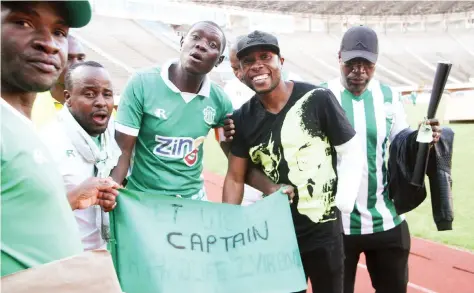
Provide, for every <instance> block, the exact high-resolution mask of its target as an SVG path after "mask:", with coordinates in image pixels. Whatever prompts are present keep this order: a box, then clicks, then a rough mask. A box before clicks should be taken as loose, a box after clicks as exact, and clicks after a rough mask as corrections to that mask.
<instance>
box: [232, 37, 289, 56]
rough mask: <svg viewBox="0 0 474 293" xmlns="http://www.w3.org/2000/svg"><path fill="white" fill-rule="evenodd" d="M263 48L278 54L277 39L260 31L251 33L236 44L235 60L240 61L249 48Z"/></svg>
mask: <svg viewBox="0 0 474 293" xmlns="http://www.w3.org/2000/svg"><path fill="white" fill-rule="evenodd" d="M255 47H263V48H265V49H268V50H270V51H272V52H274V53H275V54H278V55H279V54H280V47H279V46H278V40H277V38H276V37H275V36H274V35H272V34H269V33H266V32H262V31H253V32H251V33H250V34H248V35H246V36H243V37H242V38H241V39H240V40H239V42H238V43H237V58H238V59H241V58H242V57H243V56H245V54H246V53H247V52H248V51H249V49H251V48H255Z"/></svg>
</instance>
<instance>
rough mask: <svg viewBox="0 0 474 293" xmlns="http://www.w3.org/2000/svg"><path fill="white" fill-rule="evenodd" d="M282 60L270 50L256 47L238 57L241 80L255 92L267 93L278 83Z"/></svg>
mask: <svg viewBox="0 0 474 293" xmlns="http://www.w3.org/2000/svg"><path fill="white" fill-rule="evenodd" d="M283 62H284V59H283V58H282V57H280V56H278V55H277V54H275V53H274V52H272V51H271V50H268V49H265V48H259V47H257V48H255V49H253V50H251V51H250V52H249V53H248V54H246V55H245V56H243V57H242V58H241V59H240V66H241V69H242V80H243V82H244V83H245V84H246V85H247V86H248V87H249V88H251V89H252V90H253V91H255V92H256V93H257V94H266V93H269V92H271V91H273V90H274V89H275V88H276V87H277V86H278V84H279V83H280V80H281V66H282V65H283Z"/></svg>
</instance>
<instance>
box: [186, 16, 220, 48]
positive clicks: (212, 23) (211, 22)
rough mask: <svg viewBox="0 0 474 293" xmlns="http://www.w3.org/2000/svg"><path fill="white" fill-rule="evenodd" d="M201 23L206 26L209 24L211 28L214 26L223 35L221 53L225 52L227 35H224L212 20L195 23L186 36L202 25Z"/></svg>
mask: <svg viewBox="0 0 474 293" xmlns="http://www.w3.org/2000/svg"><path fill="white" fill-rule="evenodd" d="M201 23H205V24H208V25H210V26H213V27H215V28H217V29H218V30H219V31H220V32H221V33H222V44H221V45H222V48H221V53H223V52H224V50H225V46H226V44H227V38H226V37H225V33H224V30H223V29H222V28H221V27H220V26H219V25H218V24H217V23H215V22H213V21H210V20H202V21H198V22H196V23H194V24H193V25H191V27H190V28H189V29H188V31H187V32H186V36H187V35H188V34H189V32H190V31H191V30H192V29H193V28H194V27H195V26H196V25H198V24H201Z"/></svg>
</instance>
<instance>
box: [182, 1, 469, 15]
mask: <svg viewBox="0 0 474 293" xmlns="http://www.w3.org/2000/svg"><path fill="white" fill-rule="evenodd" d="M178 2H194V3H196V4H201V5H214V6H220V7H236V8H243V9H247V10H255V11H265V12H278V13H284V14H317V15H390V16H396V15H400V16H402V15H431V14H447V13H462V12H469V11H474V1H423V0H421V1H260V0H254V1H248V0H247V1H239V0H235V1H229V0H187V1H186V0H178Z"/></svg>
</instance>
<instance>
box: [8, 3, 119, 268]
mask: <svg viewBox="0 0 474 293" xmlns="http://www.w3.org/2000/svg"><path fill="white" fill-rule="evenodd" d="M1 9H2V26H1V30H2V41H1V43H2V47H1V50H2V68H1V69H2V75H1V80H2V86H1V88H2V97H1V98H0V113H1V123H0V124H1V130H0V133H1V135H2V139H1V140H0V157H1V174H2V176H1V185H0V190H1V205H2V211H1V214H2V218H1V222H2V226H1V230H2V235H1V237H2V245H1V264H2V266H1V267H2V268H1V276H4V275H8V274H12V273H15V272H17V271H20V270H23V269H27V268H30V267H34V266H37V265H41V264H44V263H49V262H51V261H54V260H58V259H61V258H65V257H69V256H73V255H75V254H78V253H81V252H82V245H81V240H80V237H79V232H78V228H77V224H76V222H75V221H74V215H73V213H72V210H71V206H70V205H69V204H68V201H67V199H66V190H65V189H64V186H63V181H62V179H61V175H60V174H59V171H58V169H57V167H56V165H55V164H54V162H53V159H52V158H51V156H50V154H49V151H48V149H47V148H46V146H45V145H44V144H43V143H42V142H41V139H40V137H39V136H38V134H37V133H36V132H35V129H34V125H33V123H32V122H31V120H30V119H31V108H32V106H33V103H34V101H35V98H36V93H38V92H42V91H46V90H48V89H49V88H50V87H51V86H52V85H53V84H54V83H55V82H56V80H57V79H58V77H59V75H60V73H61V72H62V70H63V69H64V68H65V66H66V62H67V58H66V55H67V51H68V49H67V48H68V47H67V45H68V43H67V35H68V31H69V28H70V27H82V26H85V25H86V24H87V23H88V22H89V20H90V18H91V7H90V4H89V3H88V2H87V1H61V2H53V1H51V2H46V1H44V2H8V1H2V3H1ZM117 187H118V185H116V184H113V183H112V182H111V181H110V180H103V181H88V182H86V183H85V184H81V185H80V186H78V187H77V188H75V189H74V190H70V191H69V192H68V193H67V196H68V197H69V198H71V199H74V200H73V201H72V202H71V204H72V205H74V206H80V207H82V208H86V207H88V206H91V205H94V204H96V203H97V202H98V201H99V198H100V197H101V196H102V195H103V193H104V192H108V193H114V192H116V190H115V188H117Z"/></svg>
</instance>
